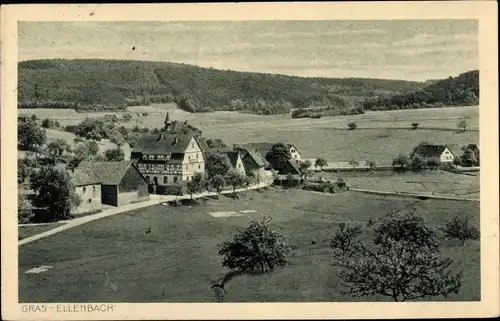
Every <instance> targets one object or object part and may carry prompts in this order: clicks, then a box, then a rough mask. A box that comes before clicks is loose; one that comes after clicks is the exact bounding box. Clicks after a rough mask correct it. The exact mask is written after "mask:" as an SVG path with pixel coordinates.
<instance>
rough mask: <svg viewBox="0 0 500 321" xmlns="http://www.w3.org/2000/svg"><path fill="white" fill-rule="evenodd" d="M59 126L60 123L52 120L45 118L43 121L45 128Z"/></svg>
mask: <svg viewBox="0 0 500 321" xmlns="http://www.w3.org/2000/svg"><path fill="white" fill-rule="evenodd" d="M59 125H60V124H59V122H58V121H54V120H53V119H50V118H45V119H44V120H43V121H42V127H43V128H57V127H59Z"/></svg>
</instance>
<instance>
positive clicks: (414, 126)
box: [411, 123, 420, 129]
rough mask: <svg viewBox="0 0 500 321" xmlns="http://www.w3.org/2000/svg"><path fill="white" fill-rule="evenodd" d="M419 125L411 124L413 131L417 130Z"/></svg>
mask: <svg viewBox="0 0 500 321" xmlns="http://www.w3.org/2000/svg"><path fill="white" fill-rule="evenodd" d="M419 125H420V124H419V123H411V127H412V129H417V128H418V126H419Z"/></svg>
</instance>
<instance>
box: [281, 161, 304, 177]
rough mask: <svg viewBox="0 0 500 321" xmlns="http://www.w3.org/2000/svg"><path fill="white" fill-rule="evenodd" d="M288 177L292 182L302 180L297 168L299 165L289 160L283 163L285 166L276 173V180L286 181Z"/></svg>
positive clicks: (300, 172)
mask: <svg viewBox="0 0 500 321" xmlns="http://www.w3.org/2000/svg"><path fill="white" fill-rule="evenodd" d="M290 175H291V177H292V179H293V180H294V181H299V180H301V179H302V171H301V170H300V168H299V163H298V161H296V160H294V159H289V160H288V161H287V162H286V163H285V166H283V168H282V169H281V170H280V171H279V172H278V179H279V180H287V179H288V178H289V177H290Z"/></svg>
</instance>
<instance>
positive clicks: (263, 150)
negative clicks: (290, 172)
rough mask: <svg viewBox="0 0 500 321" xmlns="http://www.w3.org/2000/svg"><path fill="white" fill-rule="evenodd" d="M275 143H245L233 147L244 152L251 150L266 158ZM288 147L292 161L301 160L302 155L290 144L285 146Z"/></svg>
mask: <svg viewBox="0 0 500 321" xmlns="http://www.w3.org/2000/svg"><path fill="white" fill-rule="evenodd" d="M275 144H276V143H269V142H259V143H245V144H236V145H234V148H237V149H245V150H253V151H256V152H259V153H260V154H261V155H262V156H263V157H264V158H266V156H267V154H268V153H269V151H270V150H271V149H272V148H273V146H274V145H275ZM285 145H286V146H288V148H289V151H290V154H291V155H292V159H295V160H297V161H300V160H301V159H302V155H301V153H300V152H299V150H298V149H297V147H295V146H294V145H292V144H286V143H285Z"/></svg>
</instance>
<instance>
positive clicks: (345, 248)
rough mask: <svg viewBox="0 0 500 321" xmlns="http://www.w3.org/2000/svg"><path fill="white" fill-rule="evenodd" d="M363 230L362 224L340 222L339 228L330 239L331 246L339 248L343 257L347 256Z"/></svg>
mask: <svg viewBox="0 0 500 321" xmlns="http://www.w3.org/2000/svg"><path fill="white" fill-rule="evenodd" d="M361 232H362V231H361V226H358V225H355V226H348V225H346V223H345V222H342V223H339V228H338V230H337V232H336V233H335V234H334V235H333V237H332V239H331V241H330V247H331V248H332V249H333V250H339V251H340V253H341V255H342V257H345V256H347V255H349V254H350V252H351V251H352V250H354V245H355V244H356V243H357V242H358V237H359V235H360V234H361Z"/></svg>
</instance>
